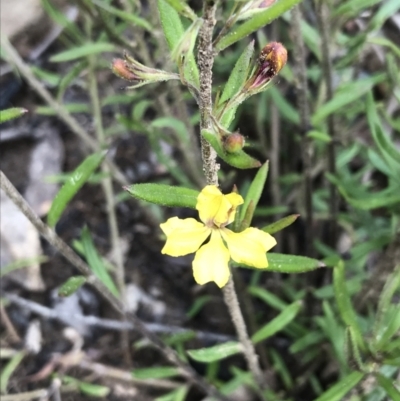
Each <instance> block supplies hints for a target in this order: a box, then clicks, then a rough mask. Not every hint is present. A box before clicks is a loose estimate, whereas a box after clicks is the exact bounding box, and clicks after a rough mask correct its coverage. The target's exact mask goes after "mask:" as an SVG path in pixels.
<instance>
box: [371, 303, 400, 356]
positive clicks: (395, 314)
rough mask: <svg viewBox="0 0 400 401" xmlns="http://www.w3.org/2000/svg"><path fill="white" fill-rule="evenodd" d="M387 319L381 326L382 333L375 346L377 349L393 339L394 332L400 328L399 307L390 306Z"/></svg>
mask: <svg viewBox="0 0 400 401" xmlns="http://www.w3.org/2000/svg"><path fill="white" fill-rule="evenodd" d="M388 316H389V317H390V319H389V321H388V322H386V325H385V327H383V333H382V334H381V335H380V338H379V339H378V341H377V344H376V347H377V349H378V350H380V349H381V348H383V347H385V345H387V344H388V343H390V341H391V340H392V339H393V336H395V334H396V333H398V332H399V330H400V308H398V306H397V307H396V306H394V305H393V306H392V307H391V308H389V310H388Z"/></svg>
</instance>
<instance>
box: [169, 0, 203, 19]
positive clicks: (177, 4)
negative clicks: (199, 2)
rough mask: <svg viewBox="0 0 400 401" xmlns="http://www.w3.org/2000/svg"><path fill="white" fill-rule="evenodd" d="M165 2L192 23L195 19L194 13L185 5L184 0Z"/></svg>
mask: <svg viewBox="0 0 400 401" xmlns="http://www.w3.org/2000/svg"><path fill="white" fill-rule="evenodd" d="M166 2H167V3H168V4H169V5H170V6H171V7H173V8H174V9H175V10H176V11H177V12H178V13H179V14H181V15H183V16H184V17H186V18H189V19H191V20H193V21H194V20H195V19H196V18H197V15H196V14H195V12H194V11H193V10H192V9H191V8H190V7H189V6H188V5H187V4H186V2H185V1H184V0H166Z"/></svg>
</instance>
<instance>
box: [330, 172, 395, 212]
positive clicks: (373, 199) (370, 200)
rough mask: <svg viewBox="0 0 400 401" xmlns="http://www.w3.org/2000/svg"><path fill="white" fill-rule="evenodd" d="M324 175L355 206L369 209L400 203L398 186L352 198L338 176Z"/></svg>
mask: <svg viewBox="0 0 400 401" xmlns="http://www.w3.org/2000/svg"><path fill="white" fill-rule="evenodd" d="M326 177H327V178H328V179H329V181H331V182H332V183H334V184H335V185H336V186H337V189H338V190H339V192H340V194H341V195H342V196H343V197H344V198H345V199H346V201H347V202H349V203H350V204H351V205H352V206H354V207H356V208H359V209H363V210H371V209H377V208H380V207H387V206H391V205H397V204H399V203H400V190H399V189H398V188H386V189H385V190H383V191H380V192H377V193H368V192H366V193H365V194H363V195H362V196H360V197H357V198H354V197H352V196H350V195H349V193H348V191H347V188H345V186H344V185H343V184H342V182H341V181H340V180H339V179H338V178H336V177H335V176H334V175H332V174H330V173H326Z"/></svg>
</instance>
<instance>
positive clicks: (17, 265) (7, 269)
mask: <svg viewBox="0 0 400 401" xmlns="http://www.w3.org/2000/svg"><path fill="white" fill-rule="evenodd" d="M48 260H49V258H48V257H47V256H37V257H34V258H23V259H18V260H15V261H13V262H11V263H9V264H7V265H5V266H3V267H2V268H1V269H0V278H1V277H3V276H5V275H6V274H8V273H11V272H12V271H14V270H18V269H23V268H24V267H28V266H31V265H34V264H40V263H44V262H47V261H48Z"/></svg>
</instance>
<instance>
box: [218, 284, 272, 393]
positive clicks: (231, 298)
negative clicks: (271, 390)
mask: <svg viewBox="0 0 400 401" xmlns="http://www.w3.org/2000/svg"><path fill="white" fill-rule="evenodd" d="M222 292H223V295H224V301H225V304H226V306H227V307H228V310H229V314H230V316H231V319H232V322H233V324H234V326H235V329H236V333H237V335H238V337H239V341H240V343H241V344H242V346H243V354H244V357H245V358H246V361H247V364H248V366H249V369H250V371H251V372H252V374H253V376H254V379H255V380H256V383H257V384H258V386H259V388H260V389H262V390H265V389H266V378H265V377H264V374H263V372H262V371H261V368H260V365H259V362H258V356H257V354H256V351H255V349H254V345H253V343H252V342H251V340H250V338H249V335H248V333H247V328H246V323H245V321H244V318H243V315H242V311H241V310H240V306H239V300H238V297H237V294H236V291H235V285H234V283H233V279H232V276H231V277H230V278H229V281H228V284H226V286H225V287H223V288H222ZM259 395H260V396H261V398H262V399H263V400H265V397H264V395H263V394H262V393H261V391H260V392H259Z"/></svg>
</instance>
